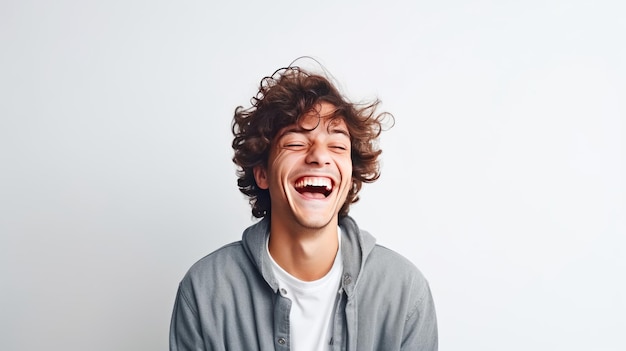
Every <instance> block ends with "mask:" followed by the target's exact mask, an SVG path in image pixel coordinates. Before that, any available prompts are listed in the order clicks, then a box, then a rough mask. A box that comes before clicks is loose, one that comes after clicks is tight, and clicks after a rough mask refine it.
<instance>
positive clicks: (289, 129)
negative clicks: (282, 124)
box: [278, 125, 350, 138]
mask: <svg viewBox="0 0 626 351" xmlns="http://www.w3.org/2000/svg"><path fill="white" fill-rule="evenodd" d="M313 130H315V129H312V130H308V129H304V128H302V127H299V126H297V125H295V126H291V127H287V128H286V129H285V130H284V131H283V132H282V133H281V134H280V135H279V136H278V137H279V138H282V137H284V136H285V135H287V134H292V133H298V134H300V133H302V134H307V133H310V132H312V131H313ZM327 130H328V132H329V133H330V134H342V135H345V136H347V137H348V138H350V132H348V130H347V129H346V128H340V127H334V126H329V127H328V128H327Z"/></svg>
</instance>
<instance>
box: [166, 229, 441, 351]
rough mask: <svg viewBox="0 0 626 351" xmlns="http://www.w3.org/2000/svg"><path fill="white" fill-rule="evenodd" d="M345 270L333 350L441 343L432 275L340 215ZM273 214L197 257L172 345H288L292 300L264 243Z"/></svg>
mask: <svg viewBox="0 0 626 351" xmlns="http://www.w3.org/2000/svg"><path fill="white" fill-rule="evenodd" d="M339 225H340V227H341V229H342V235H343V236H342V254H343V264H344V271H343V276H342V281H341V288H340V289H339V292H338V294H337V302H336V308H335V312H334V315H333V321H332V322H331V323H332V338H331V339H330V340H320V342H324V343H329V344H330V346H331V349H332V350H351V351H368V350H380V351H393V350H421V351H435V350H437V349H438V337H437V319H436V314H435V306H434V303H433V298H432V295H431V292H430V288H429V285H428V282H427V280H426V279H425V278H424V276H423V275H422V274H421V272H420V271H419V270H418V269H417V268H416V267H415V265H413V263H411V262H410V261H409V260H407V259H406V258H404V257H402V256H401V255H399V254H398V253H396V252H394V251H392V250H389V249H387V248H384V247H382V246H380V245H377V244H376V241H375V239H374V237H373V236H371V235H370V234H369V233H367V232H366V231H362V230H360V229H359V228H358V226H357V225H356V223H355V222H354V220H353V219H352V218H350V217H344V218H341V219H340V222H339ZM268 235H269V220H268V219H263V220H261V221H260V222H258V223H256V224H254V225H252V226H250V227H249V228H247V229H246V230H245V231H244V233H243V238H242V240H241V241H238V242H235V243H232V244H229V245H226V246H224V247H222V248H220V249H218V250H216V251H214V252H213V253H211V254H209V255H207V256H205V257H204V258H202V259H201V260H199V261H198V262H196V263H195V264H194V265H193V266H192V267H191V268H190V269H189V271H188V272H187V274H186V275H185V277H184V278H183V279H182V281H181V283H180V286H179V288H178V293H177V296H176V302H175V305H174V311H173V314H172V321H171V326H170V351H191V350H194V351H200V350H211V351H222V350H259V351H270V350H290V339H289V310H290V307H291V301H290V300H289V299H288V297H283V296H281V294H280V293H279V292H278V283H277V281H276V279H275V277H274V275H273V273H272V267H271V263H270V258H269V256H268V254H267V250H266V249H265V240H266V238H267V236H268Z"/></svg>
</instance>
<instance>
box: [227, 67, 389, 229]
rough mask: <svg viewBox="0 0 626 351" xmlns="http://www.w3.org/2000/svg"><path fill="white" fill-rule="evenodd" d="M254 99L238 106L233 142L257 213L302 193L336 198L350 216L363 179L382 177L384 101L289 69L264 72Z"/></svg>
mask: <svg viewBox="0 0 626 351" xmlns="http://www.w3.org/2000/svg"><path fill="white" fill-rule="evenodd" d="M251 103H252V107H250V108H248V109H244V108H243V107H241V106H240V107H238V108H237V109H236V110H235V115H234V118H233V125H232V131H233V134H234V139H233V144H232V147H233V149H234V151H235V155H234V157H233V162H234V163H235V164H236V165H237V166H238V172H237V175H238V181H237V184H238V186H239V189H240V191H241V192H242V193H244V194H245V195H247V196H248V197H249V198H250V204H251V205H252V214H253V215H254V216H255V217H258V218H261V217H264V216H266V215H270V214H271V213H272V199H271V196H274V197H277V196H284V197H286V198H287V199H286V200H287V201H291V200H293V197H294V196H293V195H296V196H297V194H296V192H297V193H299V194H303V193H305V192H306V193H307V194H308V195H307V196H313V197H316V196H317V197H320V199H321V198H322V197H329V198H330V197H332V198H333V200H332V202H333V203H334V202H337V203H336V205H333V206H331V208H333V209H334V210H333V211H336V213H338V214H339V216H345V215H347V214H348V210H349V206H350V204H352V203H354V202H356V201H357V200H358V192H359V190H360V189H361V186H362V184H363V182H366V183H368V182H373V181H375V180H376V179H378V177H379V176H380V173H379V163H378V156H379V155H380V153H381V151H380V149H379V148H378V145H377V143H376V141H377V138H378V136H379V135H380V133H381V131H382V123H383V118H384V117H385V116H387V114H385V113H381V114H377V112H376V107H377V106H378V104H379V101H378V100H376V101H374V102H373V103H370V104H364V105H357V104H353V103H351V102H349V101H347V100H346V99H345V98H344V97H343V96H342V95H341V93H340V92H339V91H338V90H337V88H336V87H335V86H333V84H332V83H331V82H330V81H329V80H328V79H327V78H325V77H323V76H321V75H316V74H311V73H307V72H305V71H303V70H301V69H299V68H298V67H288V68H283V69H280V70H278V71H276V72H275V73H274V74H273V75H272V76H271V77H266V78H264V79H263V80H262V81H261V84H260V88H259V91H258V93H257V95H256V96H255V97H253V98H252V101H251ZM287 169H289V170H290V171H289V172H287V171H286V170H287ZM318 171H320V173H319V174H320V176H319V177H317V176H315V175H316V174H317V173H316V172H318ZM279 178H280V179H279ZM270 194H272V195H270ZM321 200H323V199H321ZM321 200H320V201H321ZM277 210H278V209H277ZM336 213H335V214H336Z"/></svg>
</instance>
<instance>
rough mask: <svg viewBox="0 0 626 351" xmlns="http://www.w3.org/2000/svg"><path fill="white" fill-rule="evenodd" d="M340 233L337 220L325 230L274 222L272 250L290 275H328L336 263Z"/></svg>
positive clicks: (303, 277)
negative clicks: (294, 226) (292, 226)
mask: <svg viewBox="0 0 626 351" xmlns="http://www.w3.org/2000/svg"><path fill="white" fill-rule="evenodd" d="M333 223H334V225H333ZM337 235H338V234H337V222H336V221H333V222H331V224H329V225H327V226H325V227H324V228H322V229H308V228H285V227H282V226H281V225H280V224H279V223H274V222H272V223H271V230H270V240H269V251H270V254H271V255H272V258H273V259H274V261H276V263H277V264H278V265H279V266H281V267H282V268H283V269H284V270H285V271H287V272H288V273H289V274H291V275H293V276H294V277H296V278H298V279H300V280H304V281H313V280H317V279H320V278H322V277H324V276H325V275H326V274H327V273H328V272H329V271H330V269H331V267H332V266H333V262H334V261H335V256H336V255H337V250H338V249H339V241H338V239H337Z"/></svg>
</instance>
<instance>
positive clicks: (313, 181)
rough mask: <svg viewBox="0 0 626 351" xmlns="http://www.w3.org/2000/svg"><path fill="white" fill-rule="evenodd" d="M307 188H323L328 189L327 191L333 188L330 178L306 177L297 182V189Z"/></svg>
mask: <svg viewBox="0 0 626 351" xmlns="http://www.w3.org/2000/svg"><path fill="white" fill-rule="evenodd" d="M305 186H323V187H326V189H327V190H330V189H331V188H332V184H331V182H330V179H328V178H313V177H306V178H302V179H300V180H298V181H297V182H296V188H304V187H305Z"/></svg>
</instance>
